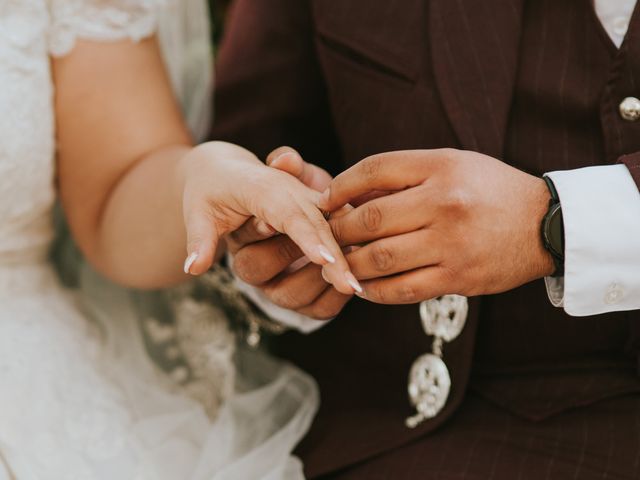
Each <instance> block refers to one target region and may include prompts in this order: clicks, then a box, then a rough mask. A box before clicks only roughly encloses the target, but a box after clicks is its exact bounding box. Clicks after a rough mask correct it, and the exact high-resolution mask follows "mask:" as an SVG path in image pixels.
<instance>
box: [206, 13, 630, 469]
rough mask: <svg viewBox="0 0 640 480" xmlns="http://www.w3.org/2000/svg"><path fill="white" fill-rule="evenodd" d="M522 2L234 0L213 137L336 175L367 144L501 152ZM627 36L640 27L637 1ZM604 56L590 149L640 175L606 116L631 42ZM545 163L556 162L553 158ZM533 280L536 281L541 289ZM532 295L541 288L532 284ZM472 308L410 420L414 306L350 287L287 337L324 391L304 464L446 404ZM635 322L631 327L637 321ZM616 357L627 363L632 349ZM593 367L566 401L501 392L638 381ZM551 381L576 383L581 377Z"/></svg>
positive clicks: (378, 438) (459, 390)
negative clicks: (430, 404) (310, 328)
mask: <svg viewBox="0 0 640 480" xmlns="http://www.w3.org/2000/svg"><path fill="white" fill-rule="evenodd" d="M524 5H525V2H524V0H485V1H476V0H428V1H427V0H333V1H331V0H237V1H236V4H235V6H234V7H233V9H232V11H231V15H230V20H229V25H228V26H227V28H228V29H229V30H228V32H227V35H226V37H225V39H224V43H223V46H222V49H221V52H220V56H219V59H218V77H217V82H218V84H217V95H216V118H217V120H216V125H215V127H214V130H213V134H212V135H213V137H215V138H217V139H224V140H228V141H233V142H236V143H239V144H241V145H244V146H246V147H248V148H250V149H252V150H253V151H255V152H256V153H257V154H258V155H261V156H265V155H266V154H267V153H268V152H269V151H270V150H271V149H273V148H275V147H277V146H279V145H282V144H287V145H291V146H293V147H296V148H298V149H299V150H300V151H301V152H302V153H303V155H304V156H305V157H306V158H307V160H309V161H313V162H315V163H318V164H320V165H322V166H323V167H325V168H327V169H328V170H329V171H330V172H332V173H334V174H336V173H338V172H339V171H341V170H343V169H344V168H345V167H347V166H349V165H350V164H353V163H355V162H357V161H359V160H360V159H362V158H364V157H366V156H368V155H370V154H373V153H379V152H381V151H389V150H397V149H411V148H438V147H443V146H451V147H458V148H465V149H470V150H476V151H480V152H483V153H486V154H489V155H492V156H494V157H497V158H503V155H504V153H505V141H506V135H507V132H508V127H509V115H510V111H511V109H512V104H513V95H514V88H515V85H516V80H517V72H518V64H519V52H520V50H519V47H520V38H521V34H522V23H523V9H524ZM629 35H631V36H633V38H635V36H638V35H640V17H639V15H638V14H637V12H636V14H635V15H634V18H633V21H632V24H631V27H630V33H629ZM639 40H640V39H639ZM629 59H636V60H637V61H630V60H629ZM611 68H612V74H611V76H610V80H609V81H608V83H607V84H606V85H605V86H604V89H603V92H602V102H601V104H600V109H601V120H602V134H603V138H604V146H605V151H604V154H603V158H602V159H601V163H607V162H609V163H610V162H615V161H617V160H619V159H621V160H623V161H625V163H626V164H627V165H628V166H629V168H630V170H631V172H632V174H633V175H634V178H635V179H636V182H637V183H638V184H639V185H640V153H636V152H638V150H640V144H639V142H638V140H636V139H637V138H640V123H628V122H624V121H622V120H621V119H620V117H619V115H618V114H617V105H618V102H619V100H620V99H622V98H624V97H625V96H628V95H633V94H634V93H635V94H636V95H637V94H638V92H637V90H638V88H640V84H639V85H636V84H637V83H638V82H640V41H636V42H632V41H628V42H625V45H624V46H623V48H622V50H621V52H620V53H619V54H618V55H617V56H616V57H615V58H614V59H613V61H612V67H611ZM623 154H627V155H626V156H624V155H623ZM544 168H545V169H546V170H551V169H556V168H559V166H558V165H554V164H553V162H552V161H551V160H550V163H549V164H548V165H544ZM537 173H541V172H537ZM537 292H538V293H540V294H541V295H542V289H541V288H538V290H537ZM531 301H532V302H534V303H536V304H540V303H541V302H547V300H546V298H544V297H542V296H539V297H536V298H532V300H531ZM532 305H533V304H532ZM532 308H534V307H533V306H532ZM535 308H537V307H535ZM480 314H481V304H480V302H479V301H475V302H473V303H472V306H471V312H470V316H469V321H468V323H467V327H466V328H465V331H464V333H463V335H462V336H461V337H459V338H458V339H457V340H456V341H455V342H453V343H452V344H450V345H448V346H447V347H446V350H445V360H446V362H447V364H448V366H449V368H450V371H451V374H452V379H453V390H452V395H451V398H450V399H449V402H448V404H447V406H446V407H445V410H444V411H443V412H442V413H441V414H440V415H439V416H438V417H436V418H435V419H433V420H431V421H429V422H426V423H425V424H423V425H422V426H421V427H419V428H417V429H415V430H407V429H406V428H405V427H404V423H403V419H404V418H405V417H406V416H407V415H409V414H410V413H411V410H410V408H409V405H408V402H407V398H406V375H407V372H408V370H409V367H410V365H411V363H412V362H413V360H414V359H415V358H416V357H417V356H418V355H419V354H421V353H423V352H424V351H426V350H428V348H429V341H428V339H427V338H426V337H425V336H424V334H423V332H422V330H421V327H420V325H419V319H418V311H417V308H416V307H415V306H394V307H387V306H377V305H370V304H367V303H365V302H362V301H360V300H355V301H353V302H352V303H351V304H349V305H348V306H347V308H346V309H345V310H344V312H343V313H342V314H341V316H340V318H338V319H337V320H336V321H334V322H333V323H332V324H331V325H330V326H329V327H327V328H325V329H323V330H321V331H320V332H319V333H317V334H314V335H313V336H312V338H305V339H303V338H301V337H300V336H298V335H295V334H290V335H285V338H284V339H283V340H282V341H281V342H280V350H281V352H282V354H283V355H284V356H286V357H288V358H291V359H293V360H294V361H295V362H297V363H299V364H300V365H302V366H303V367H304V368H306V369H307V370H308V371H310V372H312V373H313V374H314V376H315V377H316V378H317V379H318V381H319V383H320V385H321V388H322V392H323V407H322V410H321V412H320V414H319V417H318V420H317V422H316V424H315V426H314V429H313V430H312V432H311V434H310V435H309V438H308V439H307V441H306V442H305V444H304V445H303V446H302V449H301V454H302V455H303V458H304V460H305V462H306V464H307V468H308V472H309V473H310V474H320V473H323V472H329V471H332V470H335V469H337V468H339V467H341V466H344V465H348V464H352V463H355V462H358V461H361V460H363V459H365V458H368V457H371V456H373V455H376V454H379V453H382V452H385V451H388V450H390V449H393V448H396V447H398V446H400V445H403V444H405V443H407V442H408V441H410V440H411V439H415V438H417V437H419V436H422V435H424V434H426V433H428V432H430V431H432V430H433V429H435V428H436V427H438V426H439V425H440V424H442V422H444V421H445V420H446V419H447V418H449V417H450V415H451V414H452V413H453V412H454V411H455V410H456V408H457V407H458V406H459V405H460V402H461V401H462V399H463V396H464V393H465V391H466V389H467V388H468V382H469V376H470V372H471V364H472V359H473V356H474V348H475V344H476V332H477V329H478V317H479V315H480ZM540 315H546V316H548V317H549V321H550V323H553V322H554V321H557V319H561V320H562V321H564V322H567V325H569V322H571V320H570V319H568V318H564V317H563V314H562V312H552V313H550V309H548V310H544V311H542V310H541V313H540ZM614 320H615V321H619V322H631V323H633V324H634V325H637V324H638V321H639V320H638V319H636V318H632V319H630V318H628V317H615V319H614ZM614 320H606V321H609V322H610V323H613V322H614ZM584 322H587V323H582V325H584V326H586V328H601V327H602V325H603V323H602V322H603V320H602V319H600V320H598V319H594V320H592V323H591V324H590V323H588V320H585V321H584ZM571 325H572V326H571V328H577V327H576V324H571ZM624 325H625V328H626V325H627V323H625V324H624ZM567 328H569V327H567ZM603 328H604V327H603ZM638 330H639V329H638V328H637V327H635V328H632V331H634V332H635V334H636V335H637V334H638ZM624 331H625V332H626V330H624ZM634 345H635V344H634ZM560 347H561V346H560ZM635 348H636V346H634V347H633V348H632V349H631V350H632V351H631V354H630V356H629V358H631V357H632V356H633V355H635V353H636V350H635ZM627 353H628V352H627ZM629 358H626V357H625V360H624V361H627V360H629ZM629 362H630V363H629V364H625V367H624V368H626V369H627V370H628V367H629V365H633V364H634V362H635V360H633V359H632V360H629ZM634 375H635V374H634ZM594 378H595V377H594ZM594 378H591V379H588V382H589V384H594V385H596V384H597V388H596V387H595V386H594V388H593V389H592V390H590V389H589V388H586V389H584V392H583V396H582V397H580V398H578V399H576V398H573V397H571V398H569V396H567V394H566V392H565V391H561V389H559V390H558V393H557V395H556V397H553V396H552V398H551V399H550V400H549V399H548V398H547V399H546V401H545V402H546V403H544V405H543V406H540V404H536V402H535V401H534V400H532V401H530V402H528V400H527V396H526V395H521V396H520V397H519V398H517V399H516V397H518V395H514V396H513V399H512V400H508V401H506V402H504V403H507V404H508V405H506V406H507V408H509V407H512V409H513V411H516V412H518V413H520V414H522V415H523V416H525V417H527V418H531V419H539V418H544V417H545V416H547V415H550V414H552V413H557V412H560V411H562V410H564V409H566V408H570V407H571V406H574V404H577V403H580V402H582V403H588V402H591V401H595V400H596V399H597V398H603V397H607V396H608V395H612V394H614V393H615V392H617V393H620V392H625V391H638V390H640V384H639V383H638V382H637V379H636V378H635V377H633V378H631V377H629V378H627V377H624V379H623V381H621V380H620V379H614V380H610V378H612V377H611V376H609V375H601V376H600V377H597V379H596V380H594ZM536 381H538V382H540V381H544V379H542V380H540V379H538V380H536ZM557 382H558V383H559V384H561V385H562V386H563V388H565V387H566V388H570V386H572V385H574V384H575V385H578V386H580V387H579V388H580V389H583V386H584V377H579V376H578V377H576V378H571V377H570V376H569V377H562V378H561V379H557ZM615 382H617V383H615ZM556 387H557V385H556V386H554V388H556ZM509 388H512V389H516V387H514V386H513V385H512V386H510V387H509ZM517 388H520V389H521V390H522V391H523V392H524V393H526V392H527V391H526V388H525V386H522V387H517ZM614 391H615V392H614ZM501 392H502V390H500V388H499V389H497V390H496V391H493V392H490V395H494V396H495V395H497V396H500V395H501ZM510 402H511V404H510Z"/></svg>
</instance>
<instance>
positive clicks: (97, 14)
mask: <svg viewBox="0 0 640 480" xmlns="http://www.w3.org/2000/svg"><path fill="white" fill-rule="evenodd" d="M175 3H176V0H49V11H50V15H51V23H50V29H49V51H50V52H51V54H52V55H54V56H63V55H65V54H67V53H69V52H70V51H71V49H72V48H73V45H74V44H75V41H76V39H77V38H83V39H88V40H98V41H107V42H108V41H116V40H121V39H125V38H130V39H132V40H134V41H139V40H141V39H143V38H145V37H148V36H150V35H152V34H153V33H154V32H155V30H156V26H157V22H158V17H159V15H160V14H161V12H162V11H163V10H164V9H168V8H171V6H175Z"/></svg>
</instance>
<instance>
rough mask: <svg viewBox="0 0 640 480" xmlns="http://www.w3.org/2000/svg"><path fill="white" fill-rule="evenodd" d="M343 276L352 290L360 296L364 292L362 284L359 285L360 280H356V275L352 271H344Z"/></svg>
mask: <svg viewBox="0 0 640 480" xmlns="http://www.w3.org/2000/svg"><path fill="white" fill-rule="evenodd" d="M344 278H346V279H347V283H348V284H349V286H351V288H353V290H354V292H355V293H356V294H357V295H358V296H360V295H362V294H363V293H364V290H363V289H362V285H360V282H358V280H356V277H354V276H353V273H351V272H345V273H344Z"/></svg>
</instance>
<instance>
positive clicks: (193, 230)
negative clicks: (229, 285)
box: [184, 201, 219, 275]
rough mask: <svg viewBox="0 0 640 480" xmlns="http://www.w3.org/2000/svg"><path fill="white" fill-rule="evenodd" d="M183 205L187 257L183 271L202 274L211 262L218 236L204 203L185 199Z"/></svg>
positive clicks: (209, 266)
mask: <svg viewBox="0 0 640 480" xmlns="http://www.w3.org/2000/svg"><path fill="white" fill-rule="evenodd" d="M184 205H185V206H184V210H185V211H184V218H185V227H186V230H187V259H186V260H185V262H184V273H186V274H191V275H202V274H203V273H206V272H207V271H208V270H209V269H210V268H211V265H212V264H213V259H214V258H215V253H216V249H217V247H218V238H219V236H218V233H217V229H216V225H215V222H214V219H213V216H212V215H211V214H210V213H209V209H208V208H207V205H206V203H204V202H202V203H198V202H189V201H185V204H184Z"/></svg>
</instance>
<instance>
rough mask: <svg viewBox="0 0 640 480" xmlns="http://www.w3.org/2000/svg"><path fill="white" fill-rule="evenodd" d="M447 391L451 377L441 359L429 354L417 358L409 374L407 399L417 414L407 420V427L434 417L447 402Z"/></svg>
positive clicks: (449, 387)
mask: <svg viewBox="0 0 640 480" xmlns="http://www.w3.org/2000/svg"><path fill="white" fill-rule="evenodd" d="M449 390H451V377H450V376H449V370H448V369H447V366H446V365H445V363H444V362H443V361H442V359H441V358H440V357H438V356H437V355H433V354H431V353H425V354H424V355H422V356H420V357H418V359H417V360H416V361H415V362H413V366H412V367H411V373H410V374H409V398H410V399H411V404H412V405H413V406H414V407H415V409H416V410H417V411H418V413H417V414H416V415H414V416H412V417H409V418H407V421H406V424H407V427H409V428H414V427H416V426H418V425H419V424H420V423H421V422H423V421H424V420H427V419H429V418H433V417H435V416H436V415H437V414H438V412H440V410H442V408H443V407H444V405H445V403H446V402H447V398H448V397H449Z"/></svg>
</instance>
